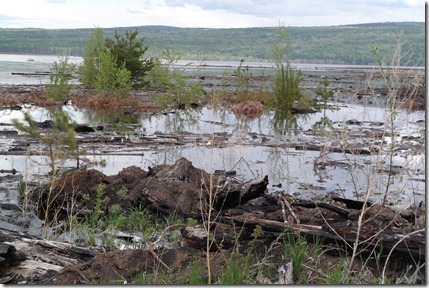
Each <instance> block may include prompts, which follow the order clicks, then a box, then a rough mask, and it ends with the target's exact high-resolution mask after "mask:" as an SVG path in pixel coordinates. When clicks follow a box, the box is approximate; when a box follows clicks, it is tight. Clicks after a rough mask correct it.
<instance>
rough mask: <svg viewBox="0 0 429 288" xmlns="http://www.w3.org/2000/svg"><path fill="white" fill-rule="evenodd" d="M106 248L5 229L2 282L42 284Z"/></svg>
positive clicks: (0, 250)
mask: <svg viewBox="0 0 429 288" xmlns="http://www.w3.org/2000/svg"><path fill="white" fill-rule="evenodd" d="M105 251H106V250H105V249H103V248H101V247H79V246H76V245H72V244H69V243H63V242H56V241H49V240H44V239H41V238H38V237H34V236H29V235H27V234H24V233H19V232H15V231H10V230H5V229H1V230H0V284H6V283H10V284H40V283H43V282H44V281H46V280H47V279H48V278H49V277H51V276H52V275H55V274H56V273H57V272H58V271H60V270H62V269H63V268H65V267H68V266H71V265H77V264H81V263H85V262H87V261H89V260H90V259H92V258H93V257H94V256H95V255H97V254H100V253H102V252H105Z"/></svg>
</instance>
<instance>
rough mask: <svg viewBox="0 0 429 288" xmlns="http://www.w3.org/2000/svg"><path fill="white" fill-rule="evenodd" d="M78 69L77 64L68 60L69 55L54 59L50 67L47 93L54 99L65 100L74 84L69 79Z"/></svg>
mask: <svg viewBox="0 0 429 288" xmlns="http://www.w3.org/2000/svg"><path fill="white" fill-rule="evenodd" d="M75 69H76V65H75V64H73V63H69V62H68V58H67V57H63V58H60V59H59V61H58V62H57V61H54V63H52V66H51V68H50V70H51V73H50V75H49V79H50V82H49V84H48V85H46V88H45V95H46V96H47V97H49V98H52V99H54V100H65V99H66V98H67V96H68V95H69V93H70V90H71V88H72V85H71V84H70V83H69V81H70V80H71V78H72V74H73V73H74V71H75Z"/></svg>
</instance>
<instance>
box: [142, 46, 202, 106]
mask: <svg viewBox="0 0 429 288" xmlns="http://www.w3.org/2000/svg"><path fill="white" fill-rule="evenodd" d="M182 55H183V54H181V53H178V52H176V51H173V50H172V49H171V48H170V47H168V46H166V47H163V49H162V51H161V54H160V56H159V58H155V59H154V61H153V64H154V66H153V68H152V69H151V70H150V71H149V72H148V75H147V77H146V79H147V81H148V82H149V84H150V87H153V88H158V89H163V90H165V91H166V93H160V94H158V95H157V98H156V99H155V100H156V102H157V103H158V104H160V105H169V104H176V105H177V104H190V103H193V102H194V103H196V102H198V100H199V99H200V96H201V95H202V94H203V89H202V87H201V85H200V84H198V83H188V81H187V80H188V79H189V78H190V77H189V76H187V75H185V69H184V68H177V67H175V66H174V64H175V63H176V62H177V61H178V60H180V59H181V57H182ZM188 65H190V63H189V64H188Z"/></svg>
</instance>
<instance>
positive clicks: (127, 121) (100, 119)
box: [83, 110, 142, 133]
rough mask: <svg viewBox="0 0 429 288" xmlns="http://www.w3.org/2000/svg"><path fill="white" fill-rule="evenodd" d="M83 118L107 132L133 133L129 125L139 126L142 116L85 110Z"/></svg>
mask: <svg viewBox="0 0 429 288" xmlns="http://www.w3.org/2000/svg"><path fill="white" fill-rule="evenodd" d="M83 114H84V115H83V116H84V117H83V118H84V119H87V121H88V122H89V123H98V125H101V126H103V127H104V128H105V129H106V130H107V131H115V132H122V133H126V132H128V131H133V130H135V128H130V127H128V125H133V126H135V125H139V124H140V119H141V116H142V114H129V113H124V112H116V111H91V110H83Z"/></svg>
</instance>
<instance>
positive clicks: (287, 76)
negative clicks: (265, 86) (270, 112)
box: [273, 63, 303, 111]
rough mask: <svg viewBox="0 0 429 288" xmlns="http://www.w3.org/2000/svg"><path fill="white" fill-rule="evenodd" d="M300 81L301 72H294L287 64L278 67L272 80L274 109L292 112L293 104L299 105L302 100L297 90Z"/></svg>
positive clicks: (298, 89) (299, 91)
mask: <svg viewBox="0 0 429 288" xmlns="http://www.w3.org/2000/svg"><path fill="white" fill-rule="evenodd" d="M302 79H303V74H302V71H301V70H294V69H293V68H292V66H291V65H290V64H289V63H287V64H286V65H284V64H280V65H279V66H278V68H277V69H276V74H275V76H274V80H273V82H274V93H275V98H276V109H281V110H285V111H292V107H293V105H294V104H297V105H299V104H300V103H299V102H300V101H301V100H302V99H303V95H302V93H301V90H300V88H299V85H300V83H301V81H302Z"/></svg>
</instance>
